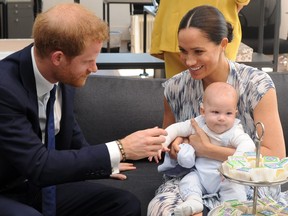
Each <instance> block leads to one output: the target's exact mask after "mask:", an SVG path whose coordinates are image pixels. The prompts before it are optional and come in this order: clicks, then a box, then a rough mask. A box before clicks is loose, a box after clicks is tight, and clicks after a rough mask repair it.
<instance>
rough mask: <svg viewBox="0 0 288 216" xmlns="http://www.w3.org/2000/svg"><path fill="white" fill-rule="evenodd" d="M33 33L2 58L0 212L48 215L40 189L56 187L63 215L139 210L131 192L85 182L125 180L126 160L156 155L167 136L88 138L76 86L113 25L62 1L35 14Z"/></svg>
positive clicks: (91, 68) (159, 133)
mask: <svg viewBox="0 0 288 216" xmlns="http://www.w3.org/2000/svg"><path fill="white" fill-rule="evenodd" d="M33 38H34V44H31V45H30V46H28V47H26V48H24V49H23V50H20V51H19V52H16V53H14V54H12V55H10V56H8V57H7V58H5V59H3V60H2V61H1V62H0V76H1V80H0V215H21V216H23V215H29V216H36V215H37V216H38V215H42V213H43V212H42V207H41V205H42V203H41V195H42V192H41V189H42V188H43V187H47V186H52V185H56V213H57V215H69V216H72V215H75V216H76V215H81V216H82V215H83V216H84V215H140V203H139V201H138V200H137V198H136V197H135V196H134V195H132V194H130V193H129V192H126V191H122V190H119V189H115V188H110V187H107V186H104V185H99V184H96V183H91V182H86V181H83V180H86V179H97V178H107V177H109V176H110V175H111V174H112V175H111V176H112V177H115V178H121V179H123V178H125V176H124V175H123V174H120V173H119V170H120V171H124V170H131V169H134V168H135V167H134V166H133V165H132V164H129V163H128V164H127V163H124V164H123V163H120V161H121V160H122V161H124V160H125V159H131V160H138V159H141V158H145V157H148V156H155V155H157V151H158V150H159V149H161V143H163V142H164V140H165V138H163V137H162V135H166V132H165V131H164V130H163V129H160V128H151V129H147V130H142V131H138V132H135V133H133V134H131V135H129V136H127V137H125V138H123V139H122V140H119V141H112V142H109V143H106V144H100V145H89V144H88V143H87V142H86V140H85V138H84V136H83V134H82V132H81V130H80V128H79V125H78V124H77V122H76V120H75V117H74V115H73V92H74V87H80V86H83V85H84V84H85V81H86V79H87V76H88V75H89V74H90V73H92V72H96V71H97V66H96V58H97V56H98V54H99V52H100V50H101V47H102V43H103V41H105V40H107V38H108V28H107V25H106V24H105V23H104V22H103V21H101V20H100V19H99V18H98V17H96V16H95V15H94V14H93V13H92V12H90V11H88V10H87V9H85V8H84V7H82V6H81V5H79V4H73V3H71V4H69V3H68V4H67V3H66V4H59V5H57V6H55V7H53V8H51V9H50V10H48V11H47V12H45V13H42V14H39V15H38V16H37V18H36V20H35V23H34V26H33ZM55 84H56V86H57V88H56V89H57V90H56V101H55V105H54V123H55V149H49V148H47V146H46V142H45V136H47V133H46V132H45V128H46V126H45V122H46V119H47V116H46V111H45V110H46V106H47V105H46V104H47V101H48V99H49V95H50V90H51V89H52V88H53V86H54V85H55ZM47 115H48V114H47ZM53 130H54V129H53ZM53 137H54V136H53ZM49 139H50V138H49ZM117 173H118V174H117ZM41 212H42V213H41ZM54 215H55V214H54Z"/></svg>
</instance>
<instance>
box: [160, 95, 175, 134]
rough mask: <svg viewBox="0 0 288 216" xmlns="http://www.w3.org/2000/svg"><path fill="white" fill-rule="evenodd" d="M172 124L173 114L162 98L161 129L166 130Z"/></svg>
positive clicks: (173, 120)
mask: <svg viewBox="0 0 288 216" xmlns="http://www.w3.org/2000/svg"><path fill="white" fill-rule="evenodd" d="M173 123H175V117H174V114H173V112H172V110H171V108H170V106H169V104H168V102H167V100H166V99H165V98H164V115H163V123H162V127H163V128H167V127H168V126H169V125H171V124H173Z"/></svg>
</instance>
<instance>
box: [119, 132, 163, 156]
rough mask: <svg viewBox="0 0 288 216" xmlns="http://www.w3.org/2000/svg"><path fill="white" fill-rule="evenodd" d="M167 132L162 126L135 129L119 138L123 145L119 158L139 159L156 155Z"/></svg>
mask: <svg viewBox="0 0 288 216" xmlns="http://www.w3.org/2000/svg"><path fill="white" fill-rule="evenodd" d="M166 135H167V133H166V131H165V130H164V129H162V128H158V127H155V128H150V129H146V130H141V131H136V132H134V133H132V134H130V135H128V136H126V137H125V138H123V139H121V140H119V142H120V143H121V145H122V147H123V151H124V153H123V152H121V151H119V153H120V157H121V159H120V160H123V159H124V158H123V157H125V158H126V159H129V160H139V159H143V158H146V157H149V156H157V154H158V151H159V150H160V149H161V148H162V143H164V142H165V138H164V137H163V136H166Z"/></svg>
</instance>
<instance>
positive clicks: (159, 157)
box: [148, 146, 170, 163]
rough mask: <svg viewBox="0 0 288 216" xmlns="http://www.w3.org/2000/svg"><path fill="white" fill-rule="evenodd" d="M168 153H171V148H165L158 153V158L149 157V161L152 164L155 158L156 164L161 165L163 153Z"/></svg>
mask: <svg viewBox="0 0 288 216" xmlns="http://www.w3.org/2000/svg"><path fill="white" fill-rule="evenodd" d="M168 151H170V149H169V148H167V147H165V146H163V148H162V149H161V150H159V151H158V155H157V156H154V157H153V156H150V157H148V160H149V161H150V162H151V161H152V160H153V158H154V160H155V161H156V163H159V161H160V160H161V158H162V157H161V156H162V152H168Z"/></svg>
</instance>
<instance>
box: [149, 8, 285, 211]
mask: <svg viewBox="0 0 288 216" xmlns="http://www.w3.org/2000/svg"><path fill="white" fill-rule="evenodd" d="M232 33H233V29H232V26H231V24H230V23H227V22H226V20H225V18H224V16H223V14H222V13H221V12H220V11H219V10H218V9H216V8H214V7H212V6H207V5H206V6H199V7H196V8H194V9H192V10H190V11H188V13H187V14H186V15H185V16H184V17H183V19H182V20H181V22H180V25H179V28H178V43H179V49H180V52H181V54H180V58H181V60H182V61H183V63H184V64H185V65H186V67H187V68H188V69H187V70H186V71H183V72H182V73H180V74H178V75H175V76H174V77H173V78H171V79H169V80H168V81H167V82H166V83H165V84H164V87H165V90H164V95H165V100H164V107H165V113H164V120H163V127H164V128H166V127H167V126H169V125H170V124H172V123H174V122H179V121H184V120H187V119H190V118H193V117H196V116H197V115H199V114H200V103H201V102H202V95H203V92H204V90H205V89H206V87H207V86H208V85H210V84H211V83H213V82H227V83H229V84H231V85H232V86H234V88H235V89H236V90H237V93H238V95H239V102H238V112H239V113H238V116H237V117H238V118H239V119H240V120H241V122H242V124H243V127H244V130H245V132H246V133H248V134H249V135H250V136H251V138H252V139H253V140H255V135H256V128H255V124H256V123H257V122H259V121H260V122H262V123H263V124H264V126H265V137H264V139H263V141H262V146H261V154H262V155H273V156H278V157H280V158H283V157H285V144H284V137H283V131H282V126H281V122H280V118H279V114H278V107H277V98H276V91H275V86H274V83H273V81H272V80H271V78H270V77H269V75H268V74H267V73H265V72H263V71H260V70H258V69H256V68H253V67H250V66H246V65H243V64H238V63H236V62H233V61H230V60H228V59H227V58H226V56H225V50H226V47H227V44H228V43H229V42H231V40H232ZM193 127H196V132H197V133H196V135H192V136H190V137H189V143H190V144H191V145H192V146H193V147H194V149H195V151H196V155H197V156H198V157H206V158H210V159H214V160H219V161H224V160H226V159H227V157H228V156H229V155H232V154H233V153H234V151H235V149H233V148H227V147H221V146H215V145H212V144H211V143H210V140H209V139H208V138H207V136H206V134H205V133H204V132H203V131H202V130H201V129H200V128H199V127H198V125H197V124H196V123H194V124H193ZM183 141H184V140H183V138H180V137H178V138H177V139H176V140H175V141H174V143H173V144H172V147H171V154H172V156H174V157H175V154H177V151H178V150H179V147H178V144H180V143H183ZM173 153H174V154H173ZM165 180H166V181H165V183H164V184H162V185H161V186H160V187H159V189H158V190H157V192H156V196H155V197H154V198H153V200H152V201H151V202H150V204H149V207H148V215H153V216H154V215H171V213H173V208H174V207H175V206H176V205H179V203H181V202H182V200H181V198H180V196H179V189H178V183H179V181H180V179H179V178H178V179H177V178H171V179H165ZM279 193H280V187H273V188H261V191H260V193H259V194H260V196H272V197H274V198H277V196H278V195H279ZM252 196H253V193H252V191H251V190H247V198H248V199H251V198H252ZM203 201H204V204H205V205H206V206H208V208H213V207H215V206H217V205H219V200H218V197H217V194H203ZM159 212H160V214H159Z"/></svg>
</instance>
